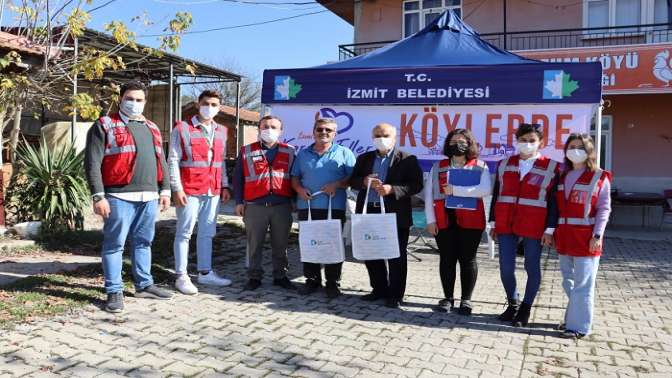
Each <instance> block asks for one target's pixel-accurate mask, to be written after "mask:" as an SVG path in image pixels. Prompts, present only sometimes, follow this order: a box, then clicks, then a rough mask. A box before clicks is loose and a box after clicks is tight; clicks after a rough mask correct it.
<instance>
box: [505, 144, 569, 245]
mask: <svg viewBox="0 0 672 378" xmlns="http://www.w3.org/2000/svg"><path fill="white" fill-rule="evenodd" d="M519 161H520V155H513V156H511V157H508V158H505V159H504V160H502V161H501V162H500V163H499V166H498V168H497V179H498V180H499V193H498V197H497V202H496V203H495V232H497V233H498V234H515V235H518V236H521V237H526V238H530V239H541V236H542V235H543V234H544V230H545V228H546V213H547V205H548V202H547V201H548V191H549V190H550V189H551V187H552V186H553V185H554V179H555V175H556V174H557V173H558V169H559V168H558V162H556V161H554V160H551V159H549V158H547V157H546V156H540V157H539V158H538V159H537V160H536V161H535V162H534V165H533V166H532V169H531V170H530V172H529V173H528V174H526V175H525V177H523V179H522V181H521V180H520V173H519V171H518V162H519Z"/></svg>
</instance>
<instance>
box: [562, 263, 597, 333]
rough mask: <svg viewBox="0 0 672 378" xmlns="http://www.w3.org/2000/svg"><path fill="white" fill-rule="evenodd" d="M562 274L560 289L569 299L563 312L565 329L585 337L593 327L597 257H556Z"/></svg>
mask: <svg viewBox="0 0 672 378" xmlns="http://www.w3.org/2000/svg"><path fill="white" fill-rule="evenodd" d="M558 257H559V259H560V271H561V272H562V288H563V289H565V294H567V298H568V299H569V303H568V304H567V310H566V311H565V327H566V328H567V329H568V330H571V331H575V332H579V333H582V334H584V335H587V334H589V333H590V329H591V327H592V325H593V307H594V302H595V277H596V276H597V267H598V265H600V257H599V256H589V257H574V256H565V255H558Z"/></svg>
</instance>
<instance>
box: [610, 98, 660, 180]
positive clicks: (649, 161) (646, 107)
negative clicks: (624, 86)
mask: <svg viewBox="0 0 672 378" xmlns="http://www.w3.org/2000/svg"><path fill="white" fill-rule="evenodd" d="M605 100H607V104H609V103H610V106H609V107H606V108H605V111H604V114H610V115H612V117H613V126H612V127H613V135H612V171H613V174H614V186H615V187H617V188H618V189H619V190H624V191H646V192H662V191H663V190H664V189H672V165H671V164H672V163H671V162H672V127H671V126H672V124H671V123H670V119H672V108H670V104H672V94H670V93H667V94H645V95H618V96H608V97H605Z"/></svg>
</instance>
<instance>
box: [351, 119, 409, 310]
mask: <svg viewBox="0 0 672 378" xmlns="http://www.w3.org/2000/svg"><path fill="white" fill-rule="evenodd" d="M396 139H397V130H396V129H395V128H394V126H392V125H390V124H387V123H380V124H378V125H376V126H375V127H374V128H373V144H374V146H375V148H376V149H375V151H369V152H365V153H363V154H361V155H359V157H358V158H357V162H356V163H355V168H354V171H353V173H352V176H351V177H350V182H349V183H350V186H351V187H352V188H353V189H356V190H359V195H358V196H357V212H358V213H360V212H362V210H363V209H364V206H367V212H368V213H380V210H381V207H380V197H381V196H382V197H383V200H384V201H385V202H384V204H385V210H386V212H391V213H396V214H397V229H398V236H399V251H400V256H399V257H398V258H395V259H391V260H388V261H387V266H386V264H385V260H369V261H366V269H367V270H368V272H369V280H370V282H371V287H372V289H373V290H372V291H371V293H370V294H367V295H364V296H363V297H362V299H363V300H365V301H375V300H378V299H385V300H386V304H385V305H386V306H387V307H390V308H399V304H400V303H401V301H402V300H403V298H404V292H405V290H406V271H407V262H406V245H407V244H408V234H409V230H410V227H411V224H412V223H413V218H412V215H411V197H412V196H413V195H414V194H416V193H419V192H420V191H421V190H422V170H421V169H420V165H419V164H418V160H417V158H416V157H415V156H413V155H410V154H408V153H406V152H404V151H401V150H399V149H398V148H396V147H395V144H396ZM369 184H370V185H371V190H370V193H369V195H368V197H367V195H366V188H367V186H368V185H369ZM388 267H389V271H388Z"/></svg>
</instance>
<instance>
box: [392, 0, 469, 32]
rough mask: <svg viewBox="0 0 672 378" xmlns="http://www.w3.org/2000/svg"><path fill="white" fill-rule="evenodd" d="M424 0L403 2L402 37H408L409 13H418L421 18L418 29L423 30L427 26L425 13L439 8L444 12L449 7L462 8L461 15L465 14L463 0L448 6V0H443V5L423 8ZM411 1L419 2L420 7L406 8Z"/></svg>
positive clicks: (406, 0)
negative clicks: (407, 21) (407, 23)
mask: <svg viewBox="0 0 672 378" xmlns="http://www.w3.org/2000/svg"><path fill="white" fill-rule="evenodd" d="M422 1H423V0H404V1H402V2H401V39H404V38H406V15H407V14H414V13H415V14H417V15H418V18H419V23H418V25H419V26H418V28H419V29H418V31H420V30H422V29H424V28H425V26H426V25H425V14H427V13H429V12H430V11H436V10H439V11H440V13H443V12H444V11H446V10H448V9H459V10H460V16H461V15H462V14H463V13H462V5H463V0H460V5H448V6H446V0H441V7H438V8H423V6H422ZM409 2H418V9H416V10H410V11H407V10H406V3H409Z"/></svg>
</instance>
